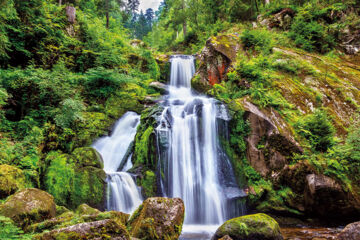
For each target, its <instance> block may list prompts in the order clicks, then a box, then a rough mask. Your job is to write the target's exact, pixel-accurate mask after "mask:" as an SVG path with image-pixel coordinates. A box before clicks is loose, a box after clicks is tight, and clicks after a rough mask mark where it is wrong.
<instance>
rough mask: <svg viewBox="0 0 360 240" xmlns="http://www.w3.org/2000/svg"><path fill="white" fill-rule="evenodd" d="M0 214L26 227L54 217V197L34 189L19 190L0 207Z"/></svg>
mask: <svg viewBox="0 0 360 240" xmlns="http://www.w3.org/2000/svg"><path fill="white" fill-rule="evenodd" d="M0 214H1V215H4V216H6V217H9V218H11V219H12V220H13V221H14V222H15V223H16V224H17V225H18V226H20V227H22V228H25V227H26V226H28V225H30V224H33V223H36V222H41V221H44V220H46V219H50V218H53V217H55V215H56V205H55V202H54V197H53V196H51V195H50V194H48V193H47V192H44V191H42V190H39V189H36V188H27V189H23V190H20V191H19V192H17V193H15V194H14V195H12V196H10V197H9V198H8V199H7V200H6V202H5V203H4V204H2V205H1V207H0Z"/></svg>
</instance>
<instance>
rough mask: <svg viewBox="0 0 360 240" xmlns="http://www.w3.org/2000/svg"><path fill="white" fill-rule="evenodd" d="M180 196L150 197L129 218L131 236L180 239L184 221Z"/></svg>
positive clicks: (182, 203) (183, 210)
mask: <svg viewBox="0 0 360 240" xmlns="http://www.w3.org/2000/svg"><path fill="white" fill-rule="evenodd" d="M184 214H185V207H184V202H183V201H182V200H181V199H179V198H148V199H147V200H145V201H144V202H143V204H142V205H140V207H139V208H138V209H137V210H136V212H135V213H134V214H133V215H132V217H131V219H130V220H129V226H130V228H131V236H132V237H135V238H140V239H149V240H150V239H178V238H179V236H180V234H181V230H182V224H183V221H184Z"/></svg>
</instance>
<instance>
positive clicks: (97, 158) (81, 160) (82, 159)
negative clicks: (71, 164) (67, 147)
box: [72, 147, 104, 169]
mask: <svg viewBox="0 0 360 240" xmlns="http://www.w3.org/2000/svg"><path fill="white" fill-rule="evenodd" d="M72 157H73V159H74V160H75V163H76V165H77V166H78V167H96V168H101V169H102V168H104V161H103V159H102V157H101V155H100V154H99V153H98V152H97V151H96V150H95V149H94V148H92V147H83V148H77V149H75V150H74V151H73V152H72Z"/></svg>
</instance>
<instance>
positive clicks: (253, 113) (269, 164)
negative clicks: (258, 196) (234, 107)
mask: <svg viewBox="0 0 360 240" xmlns="http://www.w3.org/2000/svg"><path fill="white" fill-rule="evenodd" d="M240 102H241V105H242V106H243V108H244V110H245V115H244V117H245V118H246V120H247V121H248V122H249V124H250V127H251V134H249V136H248V137H247V138H246V142H247V149H246V155H247V159H248V160H249V162H250V164H251V166H252V167H253V168H254V169H255V170H256V171H258V172H259V173H260V174H261V175H262V176H263V177H266V176H267V175H269V174H271V173H272V172H273V171H279V170H281V169H283V168H284V167H285V166H286V164H287V163H288V159H289V158H291V157H292V155H293V154H294V153H301V152H302V149H301V148H300V146H299V144H298V143H297V142H296V141H295V139H294V137H293V135H292V133H291V130H290V128H289V127H288V125H287V124H286V122H285V121H284V120H283V119H282V117H281V116H280V115H279V113H278V112H277V111H275V110H274V109H267V110H260V109H259V108H258V107H257V106H255V105H254V104H252V103H251V102H250V101H249V100H248V99H247V98H245V99H242V100H240Z"/></svg>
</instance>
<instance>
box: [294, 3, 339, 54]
mask: <svg viewBox="0 0 360 240" xmlns="http://www.w3.org/2000/svg"><path fill="white" fill-rule="evenodd" d="M311 8H312V6H311V5H306V6H305V7H304V8H303V9H302V10H301V11H300V12H299V13H298V15H297V16H296V17H295V19H294V21H293V24H292V25H291V31H290V32H289V37H290V38H291V39H293V40H294V41H295V44H296V45H297V46H298V47H300V48H302V49H304V50H306V51H308V52H315V51H317V52H320V53H326V52H329V51H330V50H331V49H332V48H333V47H334V46H335V38H334V37H333V36H332V35H331V34H330V33H329V32H328V31H327V28H326V27H325V26H323V25H322V24H320V23H319V22H318V21H317V20H316V19H314V17H315V14H314V13H313V12H312V9H311Z"/></svg>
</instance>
